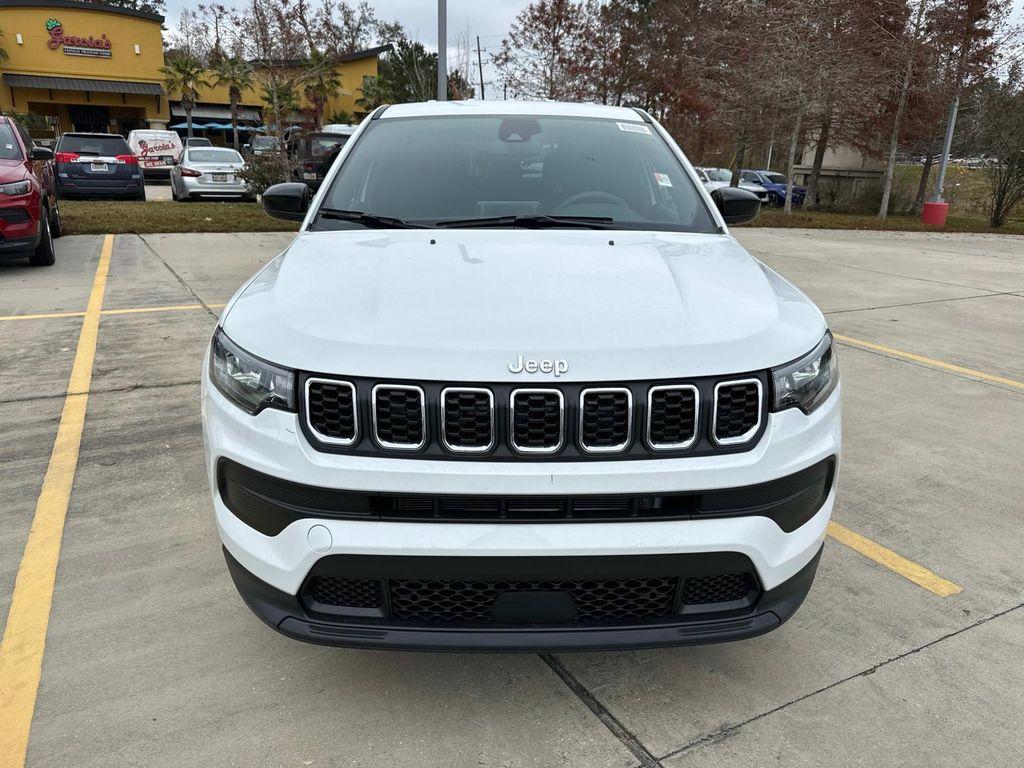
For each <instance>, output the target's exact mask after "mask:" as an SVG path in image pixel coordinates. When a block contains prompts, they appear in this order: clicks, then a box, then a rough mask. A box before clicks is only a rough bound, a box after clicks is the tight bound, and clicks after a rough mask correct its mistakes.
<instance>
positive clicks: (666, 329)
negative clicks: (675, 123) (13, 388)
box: [202, 102, 840, 651]
mask: <svg viewBox="0 0 1024 768" xmlns="http://www.w3.org/2000/svg"><path fill="white" fill-rule="evenodd" d="M263 204H264V207H265V208H266V210H267V211H268V212H269V213H270V214H271V215H274V216H278V217H282V218H290V219H295V220H301V221H302V225H301V230H300V232H299V234H298V236H297V237H296V238H295V240H294V241H293V242H292V244H291V245H290V246H289V247H288V248H287V249H286V250H285V251H284V253H282V254H281V255H280V256H278V257H277V258H276V259H274V260H273V261H271V262H270V263H269V264H267V266H266V267H265V268H264V269H262V270H261V271H260V272H259V273H258V274H257V275H256V276H255V277H253V278H252V279H251V280H250V281H249V282H248V283H247V284H246V285H245V286H243V287H242V289H241V290H240V291H239V292H238V293H237V294H236V295H235V297H234V298H233V299H232V300H231V302H230V303H229V304H228V306H227V307H226V308H225V310H224V312H223V315H222V316H221V319H220V325H219V327H218V328H217V330H216V333H215V335H214V337H213V341H212V344H211V346H210V350H209V353H208V356H207V360H206V363H205V365H204V369H203V398H202V400H203V406H202V408H203V434H204V441H205V448H206V460H207V464H208V469H209V479H210V486H211V489H212V492H213V505H214V510H215V513H216V517H217V524H218V527H219V530H220V535H221V538H222V540H223V544H224V553H225V557H226V559H227V564H228V568H229V570H230V573H231V575H232V577H233V579H234V582H235V584H236V585H237V587H238V589H239V591H240V592H241V594H242V597H243V598H244V599H245V601H246V602H247V603H248V605H249V607H250V608H252V610H253V611H254V612H255V613H256V614H257V615H258V616H259V617H260V618H261V619H263V620H264V621H265V622H266V623H267V624H269V625H270V626H271V627H273V628H275V629H276V630H278V631H279V632H282V633H284V634H286V635H288V636H290V637H294V638H298V639H301V640H306V641H310V642H315V643H324V644H330V645H344V646H362V647H375V648H403V649H442V648H443V649H461V650H484V649H487V650H492V649H500V650H524V651H525V650H541V649H547V650H550V649H604V648H629V647H643V646H666V645H677V644H683V643H707V642H712V641H720V640H732V639H737V638H744V637H751V636H754V635H757V634H760V633H763V632H767V631H769V630H771V629H774V628H775V627H777V626H779V625H780V624H782V623H783V622H784V621H785V620H786V619H788V618H789V617H790V616H791V615H792V614H793V612H794V611H795V610H796V609H797V607H798V606H799V604H800V603H801V601H802V600H803V598H804V596H805V595H806V594H807V591H808V589H809V588H810V585H811V582H812V580H813V578H814V573H815V570H816V568H817V564H818V559H819V557H820V553H821V547H822V541H823V538H824V535H825V529H826V526H827V523H828V520H829V516H830V514H831V511H832V504H833V499H834V496H835V485H836V475H837V471H838V467H839V448H840V405H839V385H838V369H837V366H836V359H835V356H834V350H833V345H832V338H831V335H830V334H829V332H828V328H827V326H826V323H825V320H824V318H823V316H822V314H821V312H820V311H819V310H818V309H817V308H816V307H815V306H814V305H813V304H812V303H811V302H810V301H809V300H808V298H807V297H806V296H805V295H804V294H803V293H801V292H800V291H799V290H798V289H796V288H794V287H793V286H792V285H790V284H789V283H788V282H786V281H785V280H784V279H782V278H781V277H780V276H779V275H777V274H776V273H775V272H773V271H772V270H771V269H769V268H768V267H766V266H765V265H763V264H761V263H760V262H758V261H757V259H754V258H753V257H751V256H750V255H749V254H748V253H747V252H746V251H745V250H744V249H743V248H742V247H741V246H740V245H739V244H738V243H737V242H736V240H734V239H733V237H732V236H731V235H730V234H729V230H728V224H729V223H737V222H742V221H749V220H750V219H752V218H753V217H754V216H756V215H757V209H758V201H757V199H756V198H755V197H754V196H753V195H752V194H751V193H750V192H747V191H743V190H739V189H735V188H723V189H721V190H716V191H715V192H714V193H713V194H710V195H709V194H708V193H707V192H706V191H705V190H704V189H703V188H702V187H701V185H700V183H699V182H698V180H697V177H696V175H695V174H694V170H693V168H692V166H691V165H690V163H689V162H688V161H687V160H686V158H685V157H684V156H683V154H682V152H681V151H680V149H679V148H678V147H677V146H676V144H675V142H673V140H672V138H671V137H670V136H669V135H668V134H667V133H666V132H665V130H664V129H663V128H662V127H661V126H660V125H658V123H657V122H656V121H654V120H653V119H652V118H651V117H650V116H649V115H647V114H646V113H645V112H643V111H640V110H634V109H628V108H624V107H605V106H594V105H580V104H557V103H550V102H544V103H516V102H462V103H458V102H449V103H434V102H431V103H426V104H403V105H397V106H389V107H380V108H378V109H377V110H376V111H375V112H373V113H372V114H371V115H370V116H369V117H367V119H366V120H365V121H364V122H363V123H362V125H361V126H360V127H359V130H358V131H357V132H356V133H355V134H354V135H353V137H352V139H351V140H350V141H349V142H348V143H347V144H346V145H345V148H344V150H343V151H342V153H341V154H340V155H339V157H338V159H337V160H336V162H335V163H334V165H333V167H332V169H331V170H330V172H329V173H328V175H327V177H326V179H325V181H324V184H323V186H322V187H321V189H320V191H319V192H318V193H317V194H316V196H315V197H313V198H312V199H310V193H309V191H308V189H307V187H306V186H305V185H302V184H282V185H278V186H275V187H272V188H271V189H269V190H267V193H266V194H265V195H264V197H263Z"/></svg>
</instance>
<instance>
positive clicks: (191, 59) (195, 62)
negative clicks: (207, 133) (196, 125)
mask: <svg viewBox="0 0 1024 768" xmlns="http://www.w3.org/2000/svg"><path fill="white" fill-rule="evenodd" d="M160 72H161V73H163V76H164V88H165V89H166V90H167V93H168V95H170V94H172V93H175V92H178V93H180V94H181V108H182V109H184V110H185V122H186V123H187V124H188V137H189V138H190V139H191V138H192V110H193V109H195V106H196V100H197V99H198V98H199V89H200V88H209V87H210V84H209V83H208V82H206V80H205V79H204V78H203V76H204V75H205V74H206V69H205V67H203V64H202V62H201V61H199V59H197V58H196V57H195V56H192V55H191V54H188V53H177V54H174V55H173V56H172V57H171V58H169V59H167V62H166V64H164V66H162V67H160Z"/></svg>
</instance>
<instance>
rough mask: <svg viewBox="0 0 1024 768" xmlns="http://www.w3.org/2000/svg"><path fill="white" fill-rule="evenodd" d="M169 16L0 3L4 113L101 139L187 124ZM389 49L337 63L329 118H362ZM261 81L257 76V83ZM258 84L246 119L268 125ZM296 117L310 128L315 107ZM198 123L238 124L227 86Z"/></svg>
mask: <svg viewBox="0 0 1024 768" xmlns="http://www.w3.org/2000/svg"><path fill="white" fill-rule="evenodd" d="M163 21H164V19H163V17H162V16H158V15H154V14H149V13H144V12H141V11H135V10H130V9H127V8H118V7H114V6H107V5H102V4H99V3H88V2H78V1H77V0H0V32H2V34H3V37H2V38H0V47H2V48H3V49H4V50H5V51H6V53H7V57H6V59H5V60H3V61H0V112H3V113H5V114H19V113H31V114H35V115H40V116H43V117H45V118H47V119H48V123H49V124H50V125H51V126H52V128H53V130H54V132H55V133H61V132H63V131H71V130H75V131H98V132H112V133H122V134H127V132H128V131H130V130H133V129H136V128H166V127H167V126H169V125H172V124H179V123H181V122H182V121H184V114H185V113H184V110H182V109H181V104H180V102H179V98H180V94H175V93H171V94H168V93H166V92H165V91H164V87H163V77H162V75H161V74H160V68H161V67H162V66H163V64H164V45H163V34H162V29H161V28H162V25H163ZM385 50H387V47H382V48H374V49H370V50H367V51H361V52H358V53H355V54H350V55H348V56H343V57H341V58H339V60H338V73H339V75H340V76H341V91H340V92H339V93H338V94H337V95H336V96H335V97H333V98H332V99H331V100H330V101H329V102H328V104H327V107H326V109H325V116H326V117H327V118H329V117H330V116H331V115H332V114H334V113H336V112H341V111H344V112H348V113H350V114H357V113H359V107H358V105H357V103H356V102H357V99H358V98H359V96H360V89H359V86H360V85H361V84H362V82H363V77H364V76H375V75H376V74H377V57H378V56H379V55H380V54H381V53H382V52H383V51H385ZM255 79H256V81H257V82H258V80H259V78H258V76H257V77H256V78H255ZM261 90H262V89H261V88H260V87H259V86H258V85H256V86H254V87H253V89H252V90H250V91H248V92H246V93H244V94H243V95H242V100H241V103H242V109H241V110H240V119H241V120H243V121H245V122H246V123H248V124H249V125H258V124H259V123H261V122H262V115H263V109H264V105H263V102H262V100H261V98H260V96H261ZM301 108H302V112H301V113H299V114H297V115H294V116H292V119H293V120H295V121H300V122H301V121H302V120H303V118H304V117H305V113H306V112H307V110H308V109H309V105H308V104H306V103H303V104H302V105H301ZM192 117H193V120H194V121H195V122H196V123H197V124H200V123H203V122H213V121H219V122H222V123H223V122H230V118H231V113H230V109H229V102H228V92H227V88H226V87H219V88H207V89H203V90H202V91H200V94H199V100H198V102H197V105H196V107H195V109H194V110H193V112H192Z"/></svg>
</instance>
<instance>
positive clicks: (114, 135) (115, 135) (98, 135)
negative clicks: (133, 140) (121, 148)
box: [60, 131, 124, 139]
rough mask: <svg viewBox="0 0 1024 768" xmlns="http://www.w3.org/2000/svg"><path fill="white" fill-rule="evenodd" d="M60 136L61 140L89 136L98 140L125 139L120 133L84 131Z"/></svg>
mask: <svg viewBox="0 0 1024 768" xmlns="http://www.w3.org/2000/svg"><path fill="white" fill-rule="evenodd" d="M60 136H61V138H64V137H65V136H89V137H96V138H101V137H102V138H116V139H123V138H124V136H122V135H121V134H120V133H85V132H84V131H68V132H67V133H62V134H61V135H60Z"/></svg>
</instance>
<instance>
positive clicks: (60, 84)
mask: <svg viewBox="0 0 1024 768" xmlns="http://www.w3.org/2000/svg"><path fill="white" fill-rule="evenodd" d="M4 85H6V86H8V87H10V88H44V89H49V90H51V91H92V92H93V93H133V94H141V95H144V96H163V95H164V87H163V86H162V85H160V84H159V83H140V82H137V81H133V80H90V79H87V78H84V77H43V76H42V75H14V74H11V73H10V72H5V73H4Z"/></svg>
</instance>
